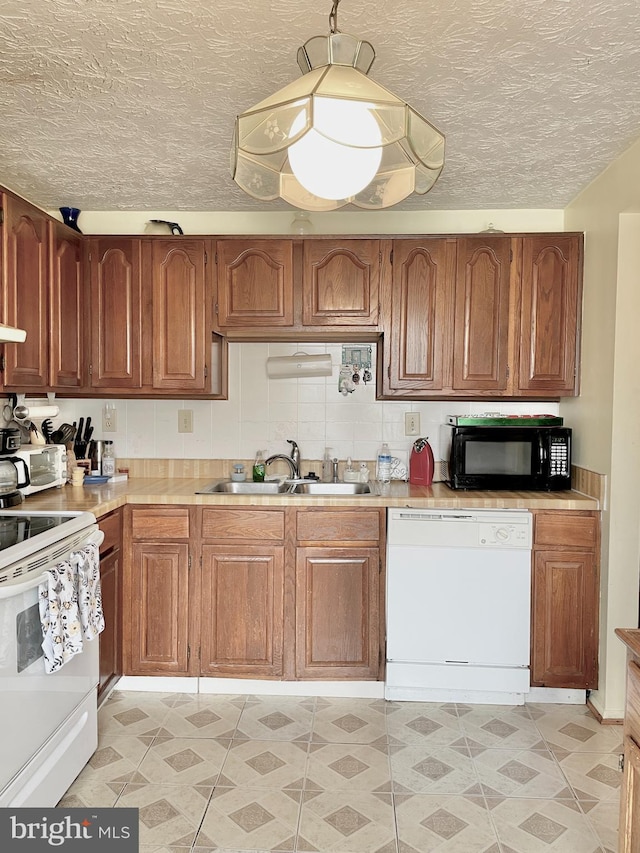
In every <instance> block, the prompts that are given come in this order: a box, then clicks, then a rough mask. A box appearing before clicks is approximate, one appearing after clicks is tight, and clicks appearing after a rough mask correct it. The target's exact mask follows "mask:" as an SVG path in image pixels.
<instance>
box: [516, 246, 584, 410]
mask: <svg viewBox="0 0 640 853" xmlns="http://www.w3.org/2000/svg"><path fill="white" fill-rule="evenodd" d="M581 269H582V236H581V235H576V234H572V235H567V236H562V235H558V234H551V235H541V236H529V237H523V238H522V279H521V299H520V330H519V331H520V334H519V339H520V347H519V373H518V387H519V389H520V390H522V391H525V392H526V391H537V392H544V391H548V392H549V393H550V394H551V395H553V396H556V395H564V396H570V395H573V394H577V384H578V383H577V351H578V344H579V316H580V307H581V295H582V277H581Z"/></svg>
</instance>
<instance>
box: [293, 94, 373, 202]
mask: <svg viewBox="0 0 640 853" xmlns="http://www.w3.org/2000/svg"><path fill="white" fill-rule="evenodd" d="M314 106H315V111H314V117H313V127H312V128H311V130H309V131H308V132H307V133H305V134H304V136H301V137H300V138H299V139H298V141H297V142H294V143H293V145H291V146H290V148H289V163H290V164H291V170H292V172H293V174H294V175H295V176H296V178H297V179H298V180H299V181H300V183H301V184H302V186H303V187H304V188H305V189H307V190H309V192H311V193H313V194H314V195H317V196H319V197H320V198H326V199H336V198H344V197H346V196H354V195H356V193H359V192H360V190H363V189H364V188H365V187H366V186H367V184H369V183H371V181H372V180H373V177H374V175H375V174H376V172H377V171H378V167H379V166H380V160H381V159H382V148H381V147H380V141H381V134H380V128H379V127H378V123H377V122H376V120H375V118H374V117H373V115H372V113H371V110H370V109H369V108H368V106H367V105H366V104H362V103H359V102H358V101H342V100H340V101H339V100H336V99H335V98H316V101H315V105H314ZM304 124H305V111H304V110H301V111H300V112H299V113H298V117H297V118H296V120H295V121H294V122H293V124H292V125H291V135H292V136H294V137H295V136H297V135H298V133H299V131H300V130H301V129H302V127H303V126H304ZM346 134H348V136H349V137H350V138H351V141H350V143H349V144H346V143H344V142H337V141H335V140H336V139H337V138H340V137H341V136H342V137H344V136H345V135H346Z"/></svg>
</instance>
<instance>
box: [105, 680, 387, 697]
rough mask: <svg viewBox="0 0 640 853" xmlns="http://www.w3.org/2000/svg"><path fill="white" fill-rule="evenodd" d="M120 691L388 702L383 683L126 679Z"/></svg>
mask: <svg viewBox="0 0 640 853" xmlns="http://www.w3.org/2000/svg"><path fill="white" fill-rule="evenodd" d="M117 689H118V690H140V691H144V692H154V691H156V692H159V693H202V694H204V693H206V694H209V695H211V694H216V693H219V694H225V695H228V694H235V695H240V696H244V695H246V696H250V695H253V696H326V697H327V698H340V697H344V698H345V699H384V682H383V681H267V680H262V679H257V678H189V677H183V676H154V675H123V676H122V678H121V679H120V681H119V682H118V685H117Z"/></svg>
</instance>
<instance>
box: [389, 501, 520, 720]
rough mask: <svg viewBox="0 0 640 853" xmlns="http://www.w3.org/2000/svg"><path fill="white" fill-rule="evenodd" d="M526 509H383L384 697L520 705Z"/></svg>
mask: <svg viewBox="0 0 640 853" xmlns="http://www.w3.org/2000/svg"><path fill="white" fill-rule="evenodd" d="M531 529H532V525H531V514H530V513H529V512H526V511H523V510H429V509H424V510H422V509H389V510H388V529H387V670H386V680H385V697H386V698H387V699H399V700H415V701H428V702H471V703H474V702H480V703H482V702H485V703H497V704H514V705H517V704H520V705H521V704H523V703H524V699H525V694H526V693H527V692H528V691H529V645H530V620H531V616H530V613H531V541H532V536H531Z"/></svg>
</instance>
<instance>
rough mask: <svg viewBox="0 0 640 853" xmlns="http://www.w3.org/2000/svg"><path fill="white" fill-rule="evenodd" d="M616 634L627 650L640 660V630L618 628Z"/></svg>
mask: <svg viewBox="0 0 640 853" xmlns="http://www.w3.org/2000/svg"><path fill="white" fill-rule="evenodd" d="M616 634H617V636H618V637H620V639H621V640H622V642H623V643H624V644H625V646H627V648H628V649H629V650H630V651H631V652H632V653H633V654H634V655H635V656H636V657H637V658H640V629H637V628H616Z"/></svg>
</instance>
